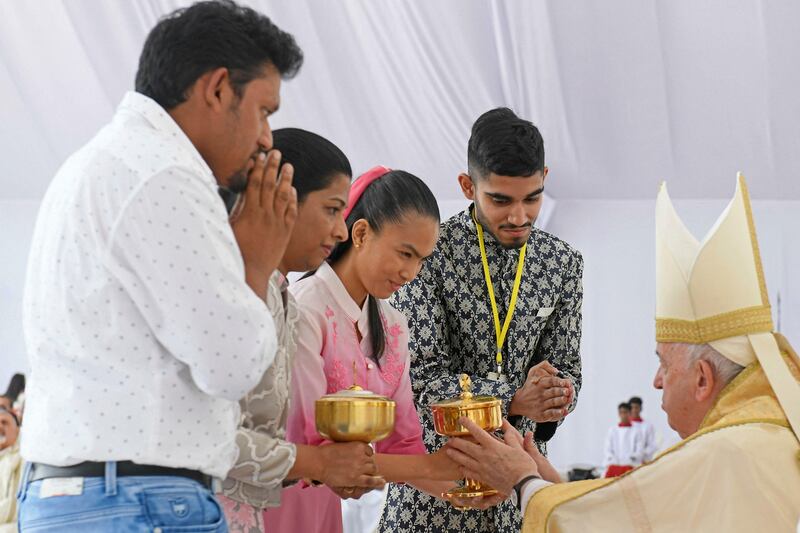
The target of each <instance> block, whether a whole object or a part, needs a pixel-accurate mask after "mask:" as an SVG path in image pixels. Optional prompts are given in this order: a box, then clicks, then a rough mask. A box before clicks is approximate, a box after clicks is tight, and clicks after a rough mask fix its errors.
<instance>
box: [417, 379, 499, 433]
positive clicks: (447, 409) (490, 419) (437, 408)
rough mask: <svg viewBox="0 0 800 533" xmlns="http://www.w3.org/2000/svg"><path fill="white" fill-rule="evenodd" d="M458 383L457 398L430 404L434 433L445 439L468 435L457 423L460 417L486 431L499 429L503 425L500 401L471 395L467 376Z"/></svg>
mask: <svg viewBox="0 0 800 533" xmlns="http://www.w3.org/2000/svg"><path fill="white" fill-rule="evenodd" d="M458 381H459V385H461V394H460V395H459V396H456V397H455V398H450V399H448V400H443V401H441V402H436V403H434V404H431V411H432V412H433V427H434V429H435V430H436V433H438V434H439V435H445V436H447V437H462V436H466V435H469V431H467V428H465V427H464V426H462V425H461V424H460V423H459V422H458V419H459V418H461V417H462V416H464V417H467V418H469V419H470V420H472V421H473V422H475V423H476V424H477V425H478V426H480V427H481V428H483V429H485V430H487V431H494V430H496V429H499V428H500V427H501V426H502V425H503V412H502V410H501V409H500V405H501V400H500V399H499V398H495V397H494V396H481V395H479V396H476V395H474V394H472V380H471V379H470V378H469V376H468V375H467V374H461V376H460V377H459V380H458Z"/></svg>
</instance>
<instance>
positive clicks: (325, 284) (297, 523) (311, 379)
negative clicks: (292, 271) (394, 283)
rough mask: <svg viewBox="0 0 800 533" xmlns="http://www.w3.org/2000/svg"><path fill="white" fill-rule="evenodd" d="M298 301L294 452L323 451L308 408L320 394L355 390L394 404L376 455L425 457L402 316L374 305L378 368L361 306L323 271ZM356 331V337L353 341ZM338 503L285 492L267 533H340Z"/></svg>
mask: <svg viewBox="0 0 800 533" xmlns="http://www.w3.org/2000/svg"><path fill="white" fill-rule="evenodd" d="M290 290H291V292H292V294H293V295H294V297H295V300H296V301H297V306H298V308H299V315H300V316H299V319H298V323H297V353H296V355H295V359H294V363H293V368H292V386H291V403H290V407H289V419H288V423H287V429H286V436H287V438H288V439H289V440H290V441H292V442H295V443H299V444H313V445H319V444H322V443H323V442H324V441H323V438H322V437H321V436H320V435H319V433H317V429H316V427H315V424H314V402H315V401H316V400H317V399H318V398H320V397H321V396H324V395H325V394H329V393H333V392H336V391H339V390H341V389H346V388H347V387H349V386H350V385H352V384H353V363H354V362H355V364H356V376H355V381H356V382H357V383H358V385H360V386H361V387H364V388H365V389H369V390H370V391H372V392H374V393H376V394H380V395H382V396H386V397H389V398H392V399H393V400H394V401H395V402H396V404H397V411H396V415H395V428H394V433H392V435H390V436H389V437H388V438H386V439H384V440H382V441H380V442H378V443H376V444H375V450H376V451H377V452H378V453H392V454H407V455H412V454H424V453H426V450H425V445H424V444H423V443H422V427H421V425H420V422H419V417H418V416H417V411H416V409H415V407H414V399H413V397H412V393H411V380H410V378H409V375H408V365H409V354H408V325H407V323H406V319H405V317H404V316H403V314H402V313H400V312H399V311H397V310H396V309H394V308H393V307H392V306H391V305H389V303H388V302H386V301H380V302H379V308H380V311H381V315H382V319H383V325H384V331H385V333H386V348H385V350H384V353H383V356H382V357H381V361H380V362H381V364H380V367H378V365H376V364H375V362H374V361H372V360H371V359H370V358H369V357H368V355H369V354H370V353H371V348H370V347H371V340H370V339H371V336H370V331H369V321H368V318H367V317H368V313H367V302H364V306H363V307H359V306H358V304H356V303H355V302H354V301H353V299H352V298H351V297H350V295H349V294H348V293H347V289H345V287H344V285H343V284H342V282H341V281H340V280H339V277H338V276H337V275H336V273H335V272H334V271H333V269H332V268H331V267H330V265H328V264H327V263H323V264H322V266H321V267H320V268H319V270H317V272H316V274H314V275H313V276H311V277H309V278H306V279H304V280H302V281H299V282H298V283H296V284H294V285H292V286H291V288H290ZM356 327H358V331H359V332H360V333H361V337H362V338H361V341H359V340H358V334H357V332H356ZM340 501H341V500H340V499H339V497H338V496H337V495H336V494H334V493H333V492H332V491H331V490H330V489H328V488H327V487H325V486H319V487H308V486H305V485H304V484H298V485H295V486H293V487H291V488H288V489H286V490H284V491H283V494H282V495H281V506H280V507H277V508H274V509H269V510H267V511H265V513H264V522H265V530H266V531H268V532H281V533H288V532H297V531H303V532H308V533H315V532H325V533H339V532H341V531H342V515H341V503H340Z"/></svg>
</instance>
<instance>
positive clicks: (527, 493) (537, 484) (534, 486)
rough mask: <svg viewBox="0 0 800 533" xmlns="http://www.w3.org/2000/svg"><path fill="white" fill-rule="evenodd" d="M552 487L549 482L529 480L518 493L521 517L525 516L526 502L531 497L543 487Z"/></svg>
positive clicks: (537, 479) (539, 479) (538, 479)
mask: <svg viewBox="0 0 800 533" xmlns="http://www.w3.org/2000/svg"><path fill="white" fill-rule="evenodd" d="M550 485H552V483H550V482H549V481H545V480H544V479H541V478H535V479H531V480H530V481H528V482H527V483H525V485H523V487H522V491H521V492H520V502H519V503H520V505H519V508H520V511H521V512H522V514H523V516H524V515H525V508H526V507H528V502H529V501H530V499H531V498H533V495H534V494H536V493H537V492H539V491H540V490H542V489H543V488H545V487H549V486H550Z"/></svg>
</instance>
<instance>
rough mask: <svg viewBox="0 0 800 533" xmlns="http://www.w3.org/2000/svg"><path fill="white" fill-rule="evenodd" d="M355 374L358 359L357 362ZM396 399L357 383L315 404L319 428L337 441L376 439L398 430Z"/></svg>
mask: <svg viewBox="0 0 800 533" xmlns="http://www.w3.org/2000/svg"><path fill="white" fill-rule="evenodd" d="M353 374H354V376H355V363H353ZM395 406H396V404H395V402H394V400H392V399H390V398H386V397H385V396H379V395H377V394H375V393H374V392H371V391H368V390H364V389H362V388H361V387H359V386H358V385H356V384H355V383H354V384H353V385H352V386H351V387H349V388H347V389H344V390H340V391H339V392H336V393H334V394H328V395H326V396H323V397H322V398H320V399H319V400H317V401H316V402H315V404H314V410H315V412H314V419H315V421H316V425H317V431H319V434H320V435H322V436H323V437H324V438H326V439H328V440H332V441H334V442H350V441H360V442H367V443H369V442H376V441H379V440H382V439H385V438H386V437H388V436H389V435H391V434H392V431H394V412H395Z"/></svg>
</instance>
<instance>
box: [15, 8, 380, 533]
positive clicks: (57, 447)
mask: <svg viewBox="0 0 800 533" xmlns="http://www.w3.org/2000/svg"><path fill="white" fill-rule="evenodd" d="M302 59H303V56H302V52H301V50H300V49H299V47H298V46H297V44H296V43H295V41H294V38H293V37H292V36H291V35H289V34H287V33H285V32H283V31H281V30H280V29H279V28H277V27H276V26H275V25H274V24H273V23H272V22H271V21H270V20H269V19H268V18H267V17H265V16H263V15H261V14H259V13H257V12H255V11H253V10H252V9H249V8H244V7H240V6H238V5H236V4H234V3H232V2H228V1H212V2H201V3H198V4H194V5H192V6H190V7H188V8H185V9H181V10H178V11H176V12H174V13H172V14H171V15H169V16H167V17H166V18H164V19H162V20H161V21H160V22H159V23H158V24H157V25H156V26H155V28H154V29H153V30H152V31H151V33H150V34H149V36H148V38H147V41H146V42H145V45H144V49H143V51H142V55H141V58H140V63H139V69H138V72H137V75H136V92H130V93H128V94H126V95H125V97H124V99H123V101H122V103H121V104H120V106H119V108H118V109H117V112H116V114H115V116H114V118H113V119H112V121H111V122H110V123H109V124H108V125H107V126H105V127H104V128H103V129H102V130H101V131H100V132H99V133H98V134H97V135H96V136H95V137H94V138H93V139H92V140H91V141H89V143H88V144H87V145H86V146H84V147H83V148H81V149H80V150H78V152H76V153H75V154H74V155H72V156H71V157H70V158H69V159H68V160H67V162H66V163H65V164H64V165H63V166H62V168H61V169H60V170H59V172H58V173H57V174H56V176H55V178H54V179H53V182H52V183H51V185H50V187H49V189H48V191H47V193H46V195H45V198H44V200H43V202H42V206H41V209H40V213H39V218H38V220H37V224H36V230H35V234H34V238H33V243H32V246H31V254H30V259H29V267H28V275H27V285H26V290H25V304H24V325H25V336H26V340H27V343H28V350H29V354H30V364H31V375H30V382H29V386H28V404H27V410H26V424H25V427H24V430H23V435H22V455H23V457H24V458H25V459H26V461H28V462H29V464H30V466H29V467H27V468H26V472H25V474H24V475H23V482H22V487H21V489H20V494H19V508H20V514H19V518H20V527H21V528H23V529H24V528H26V527H38V528H41V529H42V530H47V531H56V530H64V529H68V530H70V531H74V530H76V529H77V528H80V530H81V531H83V532H88V531H122V530H126V531H130V530H138V529H143V530H144V529H146V530H150V531H159V530H160V529H162V528H164V529H166V528H172V527H176V526H179V527H181V528H183V529H185V530H189V529H191V530H197V528H202V530H203V531H226V530H227V527H226V525H225V520H224V517H223V515H222V513H221V511H220V508H219V505H218V504H217V503H216V501H215V500H214V498H213V494H212V492H211V479H212V478H224V477H225V475H226V474H227V472H228V470H229V469H230V467H231V466H232V464H233V461H234V459H235V457H236V454H237V450H236V445H235V443H234V440H235V432H236V428H237V425H238V422H239V416H240V415H239V407H238V404H237V401H238V400H239V399H240V398H241V397H243V396H244V395H245V394H246V393H247V392H248V391H249V390H250V389H251V388H252V387H253V386H254V385H255V384H256V383H258V381H259V379H260V378H261V377H262V375H263V373H264V372H265V370H266V369H267V368H268V366H269V365H270V364H271V362H272V360H273V358H274V356H275V352H276V348H277V339H276V335H275V326H274V323H273V321H272V317H271V315H270V312H269V310H268V309H267V306H266V305H265V298H266V296H267V287H268V283H269V279H270V276H271V274H272V272H273V271H274V270H275V268H276V267H277V265H278V262H279V260H280V259H281V256H282V254H283V251H284V249H285V247H286V243H287V240H288V238H289V235H290V234H291V229H292V226H293V224H294V218H295V216H296V212H297V199H296V192H295V191H294V189H293V187H292V185H291V182H292V172H293V171H292V168H291V166H290V165H284V167H283V170H281V173H280V176H279V175H278V168H279V163H280V154H279V153H276V152H273V153H270V155H269V156H267V155H266V154H265V152H266V151H267V150H269V149H270V148H271V146H272V133H271V130H270V126H269V117H270V115H272V113H274V112H275V111H277V109H278V106H279V103H280V95H279V90H280V83H281V78H288V77H292V76H293V75H294V74H295V73H296V72H297V71H298V69H299V68H300V65H301V64H302ZM218 187H224V188H227V189H230V190H233V191H237V192H242V191H244V196H245V202H244V208H243V210H242V211H241V213H240V214H239V215H238V218H237V219H236V222H235V223H234V224H233V226H231V225H230V224H229V222H228V216H227V212H226V209H225V206H224V204H223V202H222V200H221V199H220V197H219V194H218ZM364 447H365V448H367V446H366V445H365V446H364ZM364 454H365V455H368V451H365V452H364ZM183 529H182V530H183Z"/></svg>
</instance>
